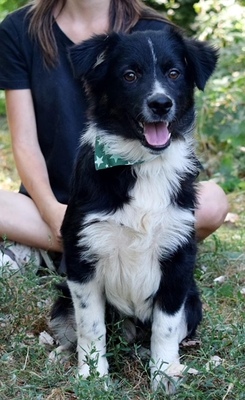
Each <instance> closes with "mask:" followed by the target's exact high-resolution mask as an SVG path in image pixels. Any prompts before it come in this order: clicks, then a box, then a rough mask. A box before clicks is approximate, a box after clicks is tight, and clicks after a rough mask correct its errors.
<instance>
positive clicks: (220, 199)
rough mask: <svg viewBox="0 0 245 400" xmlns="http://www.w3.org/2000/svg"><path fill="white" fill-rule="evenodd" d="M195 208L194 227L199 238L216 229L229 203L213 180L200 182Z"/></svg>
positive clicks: (220, 223) (227, 209)
mask: <svg viewBox="0 0 245 400" xmlns="http://www.w3.org/2000/svg"><path fill="white" fill-rule="evenodd" d="M198 193H199V194H198V200H199V202H198V207H197V210H196V229H197V236H198V238H199V239H200V240H202V239H204V238H205V237H207V236H208V235H210V234H211V233H213V232H214V231H216V230H217V229H218V228H219V227H220V226H221V225H222V224H223V222H224V220H225V217H226V215H227V213H228V211H229V203H228V199H227V196H226V194H225V193H224V191H223V189H222V188H221V187H220V186H218V185H217V184H216V183H215V182H212V181H208V182H201V183H200V184H199V192H198Z"/></svg>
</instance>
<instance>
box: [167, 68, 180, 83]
mask: <svg viewBox="0 0 245 400" xmlns="http://www.w3.org/2000/svg"><path fill="white" fill-rule="evenodd" d="M179 76H180V72H179V71H178V70H177V69H171V70H170V71H169V73H168V77H169V78H170V79H172V80H173V81H174V80H176V79H178V77H179Z"/></svg>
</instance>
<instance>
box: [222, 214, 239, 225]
mask: <svg viewBox="0 0 245 400" xmlns="http://www.w3.org/2000/svg"><path fill="white" fill-rule="evenodd" d="M238 221H239V215H238V214H235V213H228V214H227V215H226V217H225V221H224V222H225V223H230V224H235V223H236V222H238Z"/></svg>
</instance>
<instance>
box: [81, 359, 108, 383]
mask: <svg viewBox="0 0 245 400" xmlns="http://www.w3.org/2000/svg"><path fill="white" fill-rule="evenodd" d="M93 374H98V375H99V376H105V375H108V362H107V359H106V357H103V356H102V357H99V359H98V360H91V359H90V360H88V361H86V362H83V363H81V364H80V365H79V366H78V376H81V377H83V378H84V379H86V378H88V377H89V376H91V375H93Z"/></svg>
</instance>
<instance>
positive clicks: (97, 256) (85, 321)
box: [51, 24, 218, 393]
mask: <svg viewBox="0 0 245 400" xmlns="http://www.w3.org/2000/svg"><path fill="white" fill-rule="evenodd" d="M70 58H71V62H72V64H73V68H74V73H75V76H76V77H78V78H80V79H81V80H82V82H83V84H84V87H85V90H86V93H87V95H88V100H89V102H90V109H89V124H88V128H87V129H86V131H85V132H84V134H83V135H82V138H81V146H80V151H79V156H78V160H77V163H76V168H75V173H74V177H73V186H72V192H71V199H70V202H69V205H68V208H67V212H66V215H65V219H64V222H63V226H62V235H63V240H64V254H65V260H66V265H67V277H68V278H67V283H68V287H69V292H70V294H71V298H72V302H71V301H69V300H68V299H62V298H60V299H59V300H58V302H57V303H56V305H55V306H54V308H53V312H52V316H51V327H52V328H53V329H54V331H55V332H56V334H57V336H58V338H59V341H60V344H61V346H60V347H59V348H58V349H57V352H58V353H59V352H60V351H62V350H63V349H67V348H68V347H69V346H71V345H72V344H74V342H75V343H77V351H78V364H79V374H80V375H82V376H83V377H88V376H89V374H90V371H89V363H88V359H89V357H94V358H96V359H97V370H98V372H99V374H100V375H106V374H108V363H107V359H106V357H105V353H106V325H105V306H106V302H107V303H109V304H111V305H113V306H114V307H115V308H116V309H117V310H118V311H119V312H120V313H121V314H122V315H125V316H130V317H135V318H136V319H138V320H140V321H141V322H143V323H147V322H148V323H149V322H150V323H151V332H152V333H151V345H150V349H151V361H150V368H151V375H152V385H153V388H156V387H157V386H158V384H159V382H162V383H163V384H164V385H165V387H166V390H167V391H168V392H169V393H171V392H172V391H173V387H172V384H171V383H170V381H168V379H167V378H166V374H169V375H171V365H174V364H178V363H179V359H178V348H179V343H180V341H181V340H182V339H184V338H185V337H186V336H189V335H192V334H194V332H195V330H196V327H197V325H198V324H199V322H200V321H201V317H202V311H201V302H200V299H199V295H198V291H197V288H196V284H195V282H194V278H193V270H194V267H195V257H196V239H195V230H194V221H195V218H194V210H195V207H196V190H195V183H194V182H195V178H196V176H197V174H198V168H199V163H198V161H197V159H196V156H195V153H194V140H193V129H194V120H195V110H194V89H195V86H196V87H197V88H198V89H201V90H203V89H204V86H205V84H206V82H207V80H208V78H209V77H210V75H211V74H212V72H213V71H214V69H215V65H216V62H217V58H218V56H217V51H216V50H215V49H213V48H212V47H211V46H209V45H208V44H207V43H203V42H200V41H197V40H195V39H189V38H185V37H183V35H182V34H181V33H180V32H179V30H178V29H177V28H176V27H173V26H171V25H167V24H166V27H165V29H164V30H163V31H161V32H160V31H158V32H155V31H148V32H135V33H132V34H131V35H123V34H116V33H112V34H109V35H101V36H95V37H93V38H91V39H90V40H87V41H85V42H83V43H82V44H80V45H77V46H74V48H72V50H71V53H70ZM92 349H93V351H91V350H92ZM51 357H52V355H51ZM164 371H165V372H166V373H165V372H164Z"/></svg>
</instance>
